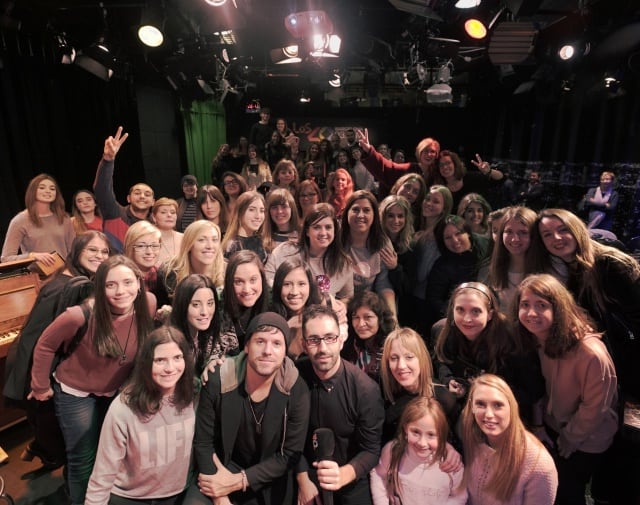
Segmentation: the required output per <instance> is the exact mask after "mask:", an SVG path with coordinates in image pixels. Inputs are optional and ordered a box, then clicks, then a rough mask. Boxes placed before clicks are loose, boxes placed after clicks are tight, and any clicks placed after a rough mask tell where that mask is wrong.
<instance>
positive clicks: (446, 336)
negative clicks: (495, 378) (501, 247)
mask: <svg viewBox="0 0 640 505" xmlns="http://www.w3.org/2000/svg"><path fill="white" fill-rule="evenodd" d="M463 294H467V295H468V294H475V295H479V296H478V298H479V299H480V300H482V302H483V303H484V305H485V308H486V309H487V311H488V312H489V313H493V314H492V317H491V319H490V320H489V321H487V325H486V326H485V328H484V329H483V330H482V331H481V332H480V334H479V335H478V336H477V337H476V338H475V339H474V340H473V341H469V340H468V339H467V338H466V337H465V336H464V334H463V333H462V332H461V331H460V329H459V328H458V327H457V326H456V325H455V320H454V309H455V304H456V300H457V298H458V296H460V295H463ZM498 307H499V302H498V299H497V297H496V295H495V293H494V292H493V291H492V290H491V289H489V288H488V287H487V286H485V285H484V284H482V283H481V282H465V283H462V284H460V285H459V286H458V287H457V288H456V289H455V290H454V291H453V293H452V294H451V298H450V299H449V304H448V306H447V315H446V318H447V320H446V323H445V324H444V325H443V327H442V330H441V331H440V334H439V335H438V339H437V341H436V346H435V351H436V356H437V357H438V360H439V361H441V362H443V363H451V362H453V361H454V360H455V359H457V358H462V359H465V360H467V361H469V362H471V363H475V362H476V361H477V360H476V356H477V354H478V352H479V351H480V349H481V348H482V347H486V349H487V352H488V361H489V370H488V371H490V372H492V373H497V372H498V370H499V369H500V367H501V365H504V363H503V360H504V359H505V358H506V357H507V356H509V355H511V354H514V353H522V352H523V351H524V347H525V346H524V344H523V343H522V342H521V340H520V339H514V338H513V337H512V335H511V332H510V331H509V328H508V325H507V322H506V317H505V315H504V314H502V313H501V312H500V310H499V308H498Z"/></svg>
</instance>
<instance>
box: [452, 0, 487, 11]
mask: <svg viewBox="0 0 640 505" xmlns="http://www.w3.org/2000/svg"><path fill="white" fill-rule="evenodd" d="M481 2H482V0H458V1H457V2H456V8H457V9H473V8H474V7H477V6H478V5H480V3H481Z"/></svg>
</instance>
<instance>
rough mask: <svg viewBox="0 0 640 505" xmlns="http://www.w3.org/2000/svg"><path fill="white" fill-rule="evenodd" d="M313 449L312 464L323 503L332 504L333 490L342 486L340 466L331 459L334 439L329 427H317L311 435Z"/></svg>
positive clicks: (334, 445)
mask: <svg viewBox="0 0 640 505" xmlns="http://www.w3.org/2000/svg"><path fill="white" fill-rule="evenodd" d="M312 437H313V438H312V441H313V450H314V453H315V456H316V461H315V462H314V463H313V466H314V467H315V468H316V470H317V474H318V484H319V485H320V489H321V491H320V494H321V497H322V503H323V505H333V491H334V490H338V489H340V488H341V487H342V485H341V484H340V467H339V466H338V463H336V462H335V461H332V458H333V451H334V450H335V447H336V439H335V435H334V434H333V431H331V430H330V429H329V428H317V429H316V430H314V432H313V435H312Z"/></svg>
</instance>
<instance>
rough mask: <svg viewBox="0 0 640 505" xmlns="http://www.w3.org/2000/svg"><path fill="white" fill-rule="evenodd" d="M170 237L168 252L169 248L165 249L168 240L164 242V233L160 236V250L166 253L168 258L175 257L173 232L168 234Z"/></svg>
mask: <svg viewBox="0 0 640 505" xmlns="http://www.w3.org/2000/svg"><path fill="white" fill-rule="evenodd" d="M170 237H171V250H169V248H168V247H167V244H168V242H169V241H168V240H167V241H165V240H164V239H165V235H164V233H163V234H162V248H163V249H164V250H165V251H167V254H168V255H169V256H170V257H173V256H175V255H176V242H175V237H174V236H173V231H171V232H170Z"/></svg>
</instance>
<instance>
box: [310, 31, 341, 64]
mask: <svg viewBox="0 0 640 505" xmlns="http://www.w3.org/2000/svg"><path fill="white" fill-rule="evenodd" d="M341 44H342V39H340V37H339V36H338V35H335V34H332V35H314V38H313V50H312V51H311V53H310V54H311V56H313V57H314V58H338V57H339V56H340V46H341Z"/></svg>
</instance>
